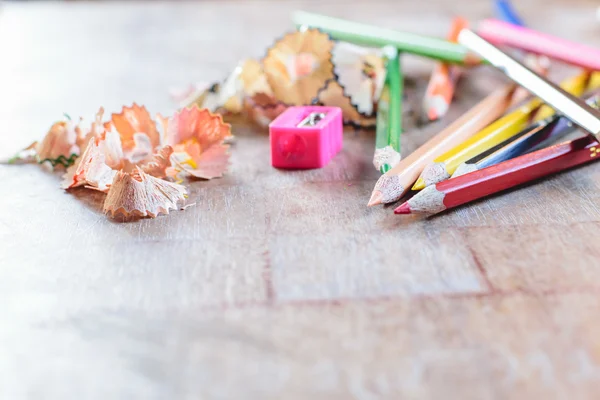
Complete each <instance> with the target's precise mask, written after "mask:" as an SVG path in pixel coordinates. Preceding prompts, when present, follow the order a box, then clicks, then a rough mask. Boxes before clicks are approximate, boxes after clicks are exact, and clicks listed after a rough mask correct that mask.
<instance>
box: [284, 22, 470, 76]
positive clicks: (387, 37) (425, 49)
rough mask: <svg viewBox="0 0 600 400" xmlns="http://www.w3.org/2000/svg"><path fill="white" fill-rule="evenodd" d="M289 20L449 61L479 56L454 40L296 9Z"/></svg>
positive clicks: (353, 40)
mask: <svg viewBox="0 0 600 400" xmlns="http://www.w3.org/2000/svg"><path fill="white" fill-rule="evenodd" d="M292 20H293V21H294V23H295V24H296V26H298V27H304V26H305V27H310V28H317V29H319V30H321V31H323V32H325V33H327V34H329V35H330V36H331V38H332V39H335V40H343V41H346V42H350V43H356V44H361V45H364V46H372V47H383V46H386V45H391V46H395V47H396V48H397V49H398V50H399V51H400V52H405V53H411V54H416V55H420V56H423V57H428V58H433V59H436V60H440V61H445V62H448V63H453V64H465V65H477V64H480V63H481V59H480V58H479V57H477V56H474V55H473V54H471V53H470V52H469V51H467V50H466V49H465V47H464V46H461V45H459V44H458V43H450V42H448V41H447V40H444V39H440V38H434V37H429V36H423V35H418V34H415V33H408V32H399V31H395V30H393V29H386V28H382V27H379V26H373V25H367V24H362V23H358V22H353V21H347V20H343V19H340V18H332V17H327V16H325V15H319V14H312V13H307V12H304V11H297V12H295V13H294V14H293V16H292Z"/></svg>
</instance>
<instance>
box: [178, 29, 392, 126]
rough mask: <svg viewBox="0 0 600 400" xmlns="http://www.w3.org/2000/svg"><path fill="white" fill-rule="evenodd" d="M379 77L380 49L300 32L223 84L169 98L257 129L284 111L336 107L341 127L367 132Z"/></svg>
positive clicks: (192, 87)
mask: <svg viewBox="0 0 600 400" xmlns="http://www.w3.org/2000/svg"><path fill="white" fill-rule="evenodd" d="M385 75H386V69H385V60H384V54H383V50H382V49H376V48H366V47H361V46H357V45H354V44H350V43H346V42H338V41H333V40H331V39H330V37H329V35H327V34H326V33H323V32H321V31H319V30H317V29H305V30H302V31H298V32H293V33H289V34H287V35H285V36H284V37H283V38H282V39H280V40H278V41H277V42H275V44H274V45H273V46H272V47H271V48H270V49H268V51H267V53H266V56H265V57H264V58H263V59H262V60H261V61H260V62H259V61H256V60H245V61H243V62H241V63H240V64H239V65H238V66H237V67H236V68H235V69H234V70H233V72H232V73H231V74H230V75H229V76H228V77H227V78H226V79H225V80H224V81H222V82H217V83H213V84H203V83H199V84H194V85H190V87H189V88H187V89H186V90H183V91H181V92H179V93H177V94H173V97H174V98H175V99H176V100H177V101H178V102H179V103H180V105H181V106H184V107H185V106H189V105H191V104H197V105H198V106H199V107H201V108H207V109H208V110H210V111H213V112H218V113H221V114H224V115H231V114H233V115H237V114H244V115H245V116H246V117H247V118H248V119H249V120H251V121H253V122H255V123H257V124H258V125H259V126H261V127H266V126H268V124H269V123H270V122H271V121H272V120H273V119H275V118H276V117H277V116H278V115H279V114H281V113H282V112H283V111H284V110H285V109H286V108H287V107H289V106H298V105H311V104H313V105H323V106H335V107H340V108H341V109H342V112H343V118H344V122H345V123H347V124H352V125H355V126H358V127H373V126H375V117H376V111H377V109H376V108H377V101H378V99H379V96H380V95H381V91H382V89H383V86H384V82H385Z"/></svg>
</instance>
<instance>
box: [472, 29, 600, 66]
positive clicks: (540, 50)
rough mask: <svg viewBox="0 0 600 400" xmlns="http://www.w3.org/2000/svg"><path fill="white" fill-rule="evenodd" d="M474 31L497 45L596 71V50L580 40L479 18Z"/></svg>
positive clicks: (599, 57)
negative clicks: (577, 41) (575, 40)
mask: <svg viewBox="0 0 600 400" xmlns="http://www.w3.org/2000/svg"><path fill="white" fill-rule="evenodd" d="M477 33H478V34H479V35H480V36H481V37H482V38H484V39H485V40H488V41H490V42H492V43H495V44H498V45H505V46H508V47H514V48H518V49H521V50H524V51H527V52H529V53H534V54H540V55H544V56H547V57H549V58H552V59H555V60H560V61H564V62H566V63H568V64H572V65H576V66H579V67H582V68H584V69H588V70H591V71H598V70H600V49H597V48H594V47H590V46H586V45H583V44H581V43H576V42H571V41H569V40H565V39H561V38H559V37H555V36H551V35H548V34H545V33H541V32H537V31H534V30H532V29H529V28H525V27H522V26H517V25H514V24H510V23H508V22H503V21H498V20H495V19H486V20H484V21H482V22H481V23H480V24H479V26H478V29H477ZM463 44H464V43H463ZM471 50H474V49H471ZM482 56H483V55H482ZM484 58H485V57H484ZM489 61H491V60H489Z"/></svg>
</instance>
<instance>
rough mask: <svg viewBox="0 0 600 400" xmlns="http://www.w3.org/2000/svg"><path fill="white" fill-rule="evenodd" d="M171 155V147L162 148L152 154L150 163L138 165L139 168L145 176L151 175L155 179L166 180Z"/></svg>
mask: <svg viewBox="0 0 600 400" xmlns="http://www.w3.org/2000/svg"><path fill="white" fill-rule="evenodd" d="M172 154H173V148H172V147H171V146H164V147H162V148H161V149H159V150H158V151H157V152H156V154H154V156H153V157H152V160H151V161H148V162H146V163H144V164H142V165H140V168H141V169H142V171H144V172H145V173H146V174H148V175H152V176H153V177H155V178H159V179H162V178H166V177H167V170H168V168H169V167H170V166H171V155H172Z"/></svg>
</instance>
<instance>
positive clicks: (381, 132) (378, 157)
mask: <svg viewBox="0 0 600 400" xmlns="http://www.w3.org/2000/svg"><path fill="white" fill-rule="evenodd" d="M387 62H388V63H389V60H388V61H387ZM389 117H390V84H389V81H388V78H387V77H386V78H385V85H384V86H383V89H382V90H381V96H380V97H379V102H378V103H377V120H376V123H377V125H376V126H375V154H374V155H373V165H374V166H375V168H376V169H378V170H380V171H381V173H382V174H385V173H386V172H387V171H385V169H386V168H384V166H387V165H389V164H388V163H386V162H385V161H386V160H385V159H384V156H385V154H386V151H387V148H388V146H389V142H390V129H389Z"/></svg>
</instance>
